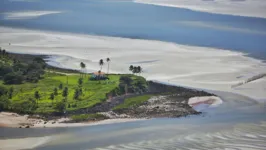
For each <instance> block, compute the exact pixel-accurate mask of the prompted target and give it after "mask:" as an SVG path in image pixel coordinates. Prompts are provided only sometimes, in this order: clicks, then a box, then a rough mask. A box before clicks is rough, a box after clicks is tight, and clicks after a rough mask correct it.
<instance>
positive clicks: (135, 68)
mask: <svg viewBox="0 0 266 150" xmlns="http://www.w3.org/2000/svg"><path fill="white" fill-rule="evenodd" d="M129 71H131V72H132V73H133V74H137V73H139V74H140V73H142V72H143V70H142V68H141V67H140V66H133V65H130V66H129Z"/></svg>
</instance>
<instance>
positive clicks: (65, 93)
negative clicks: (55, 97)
mask: <svg viewBox="0 0 266 150" xmlns="http://www.w3.org/2000/svg"><path fill="white" fill-rule="evenodd" d="M62 96H63V97H64V100H65V101H66V100H67V96H68V88H67V87H65V88H64V90H63V93H62Z"/></svg>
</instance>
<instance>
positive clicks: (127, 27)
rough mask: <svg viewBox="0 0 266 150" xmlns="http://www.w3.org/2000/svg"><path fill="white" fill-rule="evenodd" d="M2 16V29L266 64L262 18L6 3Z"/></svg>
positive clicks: (109, 2)
mask: <svg viewBox="0 0 266 150" xmlns="http://www.w3.org/2000/svg"><path fill="white" fill-rule="evenodd" d="M0 10H1V12H3V13H0V25H2V26H9V27H20V28H30V29H41V30H53V31H63V32H74V33H85V34H97V35H107V36H117V37H127V38H137V39H153V40H161V41H169V42H175V43H178V44H186V45H195V46H206V47H216V48H221V49H229V50H237V51H242V52H246V53H250V54H251V55H252V56H254V57H257V58H261V59H265V58H266V50H265V49H266V45H265V42H266V19H262V18H251V17H240V16H230V15H219V14H211V13H205V12H196V11H191V10H187V9H180V8H169V7H161V6H153V5H145V4H137V3H133V2H131V1H113V0H75V1H73V0H57V1H53V0H38V1H35V2H25V1H10V0H1V2H0ZM17 11H19V12H21V11H60V12H62V13H56V14H50V15H44V16H40V17H36V18H34V17H29V18H26V19H25V18H23V16H20V17H17V18H16V19H8V15H7V14H5V13H6V12H17ZM31 14H36V12H32V13H31ZM51 20H52V21H51Z"/></svg>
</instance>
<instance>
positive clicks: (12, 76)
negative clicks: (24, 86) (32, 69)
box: [4, 72, 23, 84]
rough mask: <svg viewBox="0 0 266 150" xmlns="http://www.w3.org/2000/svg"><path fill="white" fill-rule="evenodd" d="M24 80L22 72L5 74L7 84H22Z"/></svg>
mask: <svg viewBox="0 0 266 150" xmlns="http://www.w3.org/2000/svg"><path fill="white" fill-rule="evenodd" d="M22 82H23V76H22V75H21V74H20V73H13V72H11V73H8V74H6V75H5V76H4V83H5V84H21V83H22Z"/></svg>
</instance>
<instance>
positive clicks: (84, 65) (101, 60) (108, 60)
mask: <svg viewBox="0 0 266 150" xmlns="http://www.w3.org/2000/svg"><path fill="white" fill-rule="evenodd" d="M106 62H107V64H108V67H107V74H108V73H109V68H110V62H111V59H110V58H106ZM104 64H105V63H104V60H103V59H100V60H99V65H100V70H99V71H98V72H99V73H101V72H102V68H103V65H104ZM79 66H80V69H81V71H80V72H81V74H80V75H81V77H83V75H82V72H83V73H84V75H85V77H86V73H85V69H86V64H85V63H84V62H80V65H79Z"/></svg>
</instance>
